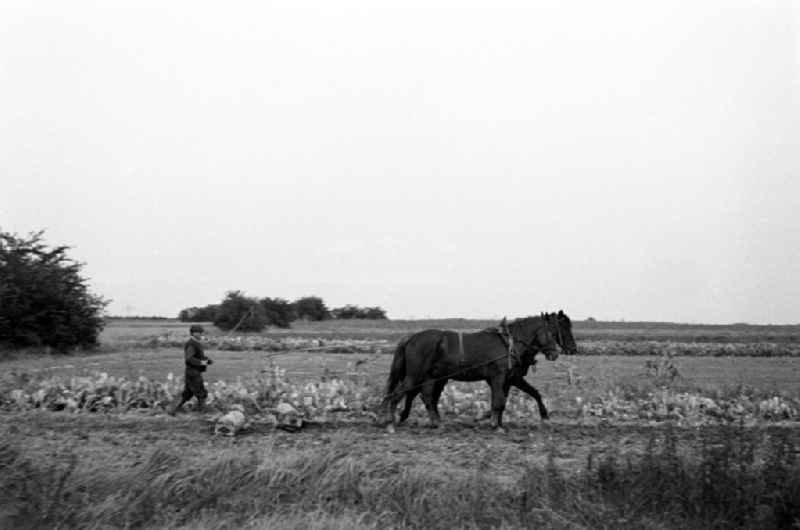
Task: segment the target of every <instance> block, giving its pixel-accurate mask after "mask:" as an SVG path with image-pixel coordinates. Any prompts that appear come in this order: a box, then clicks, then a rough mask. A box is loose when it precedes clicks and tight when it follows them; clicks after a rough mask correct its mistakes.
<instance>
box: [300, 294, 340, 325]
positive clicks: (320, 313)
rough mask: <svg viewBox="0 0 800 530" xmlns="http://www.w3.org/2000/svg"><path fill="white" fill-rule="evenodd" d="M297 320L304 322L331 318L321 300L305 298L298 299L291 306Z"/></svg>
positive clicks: (315, 297) (316, 297)
mask: <svg viewBox="0 0 800 530" xmlns="http://www.w3.org/2000/svg"><path fill="white" fill-rule="evenodd" d="M292 305H293V306H294V312H295V315H296V316H297V318H299V319H304V320H312V321H317V320H327V319H329V318H331V313H330V311H328V307H327V306H326V305H325V302H323V301H322V298H320V297H318V296H306V297H304V298H298V299H297V300H295V301H294V303H293V304H292Z"/></svg>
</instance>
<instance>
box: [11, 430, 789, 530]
mask: <svg viewBox="0 0 800 530" xmlns="http://www.w3.org/2000/svg"><path fill="white" fill-rule="evenodd" d="M782 432H785V431H781V430H770V431H766V430H765V431H760V432H759V433H758V436H753V435H752V433H751V434H748V435H742V436H731V437H727V438H725V439H724V440H721V441H720V440H708V441H704V442H703V444H702V445H701V449H700V450H699V452H698V453H697V454H691V455H686V454H682V453H679V452H678V450H677V449H676V446H677V442H676V438H675V437H674V436H673V435H672V434H670V432H669V431H668V432H667V433H666V434H665V435H664V436H663V437H660V438H657V437H655V436H654V437H653V438H652V440H651V443H650V444H649V446H648V448H647V450H646V451H645V453H644V454H643V455H639V456H635V457H626V458H624V459H622V458H620V457H618V456H616V452H615V451H613V448H609V449H610V450H609V451H606V452H605V455H604V456H596V457H591V458H589V460H588V462H587V463H586V465H585V468H584V469H583V470H582V471H581V472H579V473H571V474H565V473H564V472H562V471H561V470H560V469H559V468H558V466H557V464H556V455H557V453H558V451H557V448H555V447H551V448H550V449H549V453H548V454H549V458H548V461H547V464H546V465H545V466H544V467H536V466H533V465H530V466H528V467H526V468H525V469H524V470H523V473H522V474H521V476H520V478H518V479H515V480H513V481H505V480H501V478H498V477H496V476H494V475H493V474H492V473H490V472H489V471H490V470H489V469H488V468H487V464H485V463H483V462H485V460H482V459H481V458H480V454H477V455H476V459H475V464H474V465H473V466H472V467H471V468H467V469H465V468H459V469H453V470H452V471H449V472H443V473H441V474H434V473H431V471H430V469H431V467H429V466H426V465H425V464H426V463H425V462H417V463H415V464H413V465H409V464H407V462H408V458H407V455H402V456H400V457H398V456H397V455H394V454H367V455H364V454H354V453H353V452H352V451H351V445H352V440H347V439H345V438H341V439H335V440H333V441H331V442H330V443H328V444H326V445H324V446H322V447H321V448H319V449H315V450H302V451H299V450H296V451H288V452H287V451H285V450H276V449H274V448H271V447H269V446H268V447H266V448H264V449H259V450H248V451H246V452H242V453H237V452H235V451H233V450H229V451H227V452H225V453H223V454H221V455H220V456H218V457H216V458H213V459H211V460H208V461H206V460H201V459H197V458H193V457H192V456H191V455H186V454H181V453H180V452H178V451H177V450H175V449H170V448H166V447H158V448H155V449H154V450H153V452H152V453H151V454H150V455H149V457H148V458H146V459H145V460H144V461H142V462H140V463H138V464H137V465H135V466H133V467H131V468H127V469H124V470H119V469H117V470H113V471H112V470H108V469H103V468H100V467H98V466H97V465H96V464H94V463H93V462H92V461H89V460H81V459H79V458H78V457H77V456H76V452H75V451H74V450H72V449H70V448H65V449H64V450H63V451H61V453H59V454H58V455H54V457H53V458H50V459H48V460H47V461H46V462H45V461H36V460H33V459H32V458H31V457H29V456H27V454H26V451H25V448H24V447H22V446H17V445H13V444H9V443H6V444H4V445H2V446H0V469H2V473H1V474H0V490H2V491H3V492H4V496H3V499H2V501H0V503H1V505H0V517H1V518H2V519H0V526H3V527H8V528H75V527H80V528H109V527H112V528H118V527H124V528H145V527H147V528H175V527H184V528H301V527H302V528H345V527H346V528H377V527H380V528H388V527H405V528H434V529H435V528H520V527H528V528H530V527H546V528H622V527H624V528H738V527H748V528H750V527H761V528H791V527H792V525H797V524H798V523H800V466H798V462H797V458H796V450H797V448H796V447H794V446H792V444H791V441H790V439H789V438H788V437H786V436H784V435H782V434H781V433H782ZM404 462H405V463H404ZM439 469H441V468H439Z"/></svg>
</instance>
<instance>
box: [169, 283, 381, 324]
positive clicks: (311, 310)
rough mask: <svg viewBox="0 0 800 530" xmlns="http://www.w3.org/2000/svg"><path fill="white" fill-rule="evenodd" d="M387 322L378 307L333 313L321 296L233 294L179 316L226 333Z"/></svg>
mask: <svg viewBox="0 0 800 530" xmlns="http://www.w3.org/2000/svg"><path fill="white" fill-rule="evenodd" d="M386 318H387V317H386V311H384V310H383V309H381V308H380V307H377V306H376V307H360V306H357V305H352V304H348V305H345V306H342V307H337V308H334V309H329V308H328V306H327V305H326V304H325V302H324V301H323V300H322V298H320V297H318V296H305V297H302V298H298V299H297V300H295V301H293V302H290V301H288V300H285V299H283V298H269V297H266V298H257V297H249V296H246V295H245V294H244V293H243V292H242V291H229V292H228V293H227V294H226V295H225V298H224V299H223V300H222V302H220V303H219V304H209V305H206V306H202V307H188V308H186V309H182V310H181V311H180V313H178V319H179V320H181V321H182V322H213V323H214V325H215V326H217V327H218V328H220V329H222V330H224V331H228V330H230V329H233V328H234V327H236V329H237V330H241V331H262V330H263V329H264V328H266V327H267V326H275V327H279V328H288V327H291V323H292V322H294V321H296V320H309V321H320V320H329V319H341V320H345V319H369V320H383V319H386ZM237 326H238V327H237Z"/></svg>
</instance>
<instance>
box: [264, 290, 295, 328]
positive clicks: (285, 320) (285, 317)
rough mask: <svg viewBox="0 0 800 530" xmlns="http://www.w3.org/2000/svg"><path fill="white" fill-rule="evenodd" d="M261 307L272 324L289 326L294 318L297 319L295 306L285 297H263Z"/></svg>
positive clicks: (282, 326) (283, 326)
mask: <svg viewBox="0 0 800 530" xmlns="http://www.w3.org/2000/svg"><path fill="white" fill-rule="evenodd" d="M261 307H262V308H263V309H264V313H265V315H266V317H267V322H269V324H270V325H273V326H277V327H279V328H288V327H290V324H291V322H292V320H295V312H294V307H292V304H291V303H289V301H288V300H284V299H283V298H268V297H267V298H262V299H261Z"/></svg>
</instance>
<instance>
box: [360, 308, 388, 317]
mask: <svg viewBox="0 0 800 530" xmlns="http://www.w3.org/2000/svg"><path fill="white" fill-rule="evenodd" d="M364 318H366V319H368V320H387V316H386V311H384V310H383V309H381V308H380V307H377V306H375V307H365V308H364Z"/></svg>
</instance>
